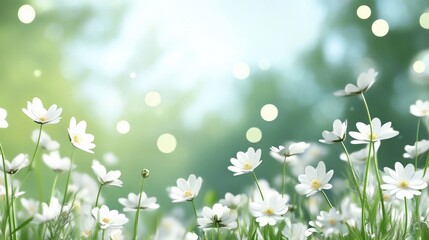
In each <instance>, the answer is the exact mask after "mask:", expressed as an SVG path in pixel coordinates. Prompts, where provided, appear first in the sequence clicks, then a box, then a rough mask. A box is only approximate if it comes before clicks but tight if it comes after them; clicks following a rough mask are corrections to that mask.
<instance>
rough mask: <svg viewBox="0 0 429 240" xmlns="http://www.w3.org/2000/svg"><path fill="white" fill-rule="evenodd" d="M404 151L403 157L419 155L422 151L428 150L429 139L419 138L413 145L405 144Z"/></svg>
mask: <svg viewBox="0 0 429 240" xmlns="http://www.w3.org/2000/svg"><path fill="white" fill-rule="evenodd" d="M404 149H405V153H404V155H403V156H404V158H411V159H413V158H415V157H416V156H419V155H420V154H422V153H425V152H427V151H428V150H429V140H421V141H418V142H416V143H414V145H412V146H411V145H406V146H405V148H404Z"/></svg>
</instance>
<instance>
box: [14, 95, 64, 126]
mask: <svg viewBox="0 0 429 240" xmlns="http://www.w3.org/2000/svg"><path fill="white" fill-rule="evenodd" d="M22 111H23V112H24V113H25V115H27V116H28V117H29V118H31V119H32V120H33V121H34V122H36V123H38V124H56V123H59V122H60V120H61V117H60V115H61V112H62V111H63V109H62V108H57V105H56V104H53V105H51V106H50V107H49V109H48V110H46V109H45V108H44V107H43V103H42V101H41V100H40V99H39V98H37V97H35V98H33V101H32V102H27V108H23V109H22Z"/></svg>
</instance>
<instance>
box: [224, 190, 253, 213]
mask: <svg viewBox="0 0 429 240" xmlns="http://www.w3.org/2000/svg"><path fill="white" fill-rule="evenodd" d="M246 200H247V198H246V195H244V194H237V195H235V196H234V195H233V194H232V193H229V192H227V193H225V198H223V199H220V200H219V203H220V204H222V205H223V206H227V207H229V208H231V209H237V208H239V207H241V206H242V205H244V203H245V202H246Z"/></svg>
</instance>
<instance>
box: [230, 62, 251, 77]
mask: <svg viewBox="0 0 429 240" xmlns="http://www.w3.org/2000/svg"><path fill="white" fill-rule="evenodd" d="M232 74H233V75H234V77H235V78H237V79H238V80H244V79H246V78H247V77H249V74H250V67H249V65H247V64H246V63H244V62H240V63H237V64H236V65H235V66H234V69H233V71H232Z"/></svg>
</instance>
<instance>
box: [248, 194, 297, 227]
mask: <svg viewBox="0 0 429 240" xmlns="http://www.w3.org/2000/svg"><path fill="white" fill-rule="evenodd" d="M288 200H289V198H284V197H282V196H281V195H280V194H273V195H271V196H270V197H269V198H265V200H258V201H255V202H251V203H250V204H249V210H250V213H251V214H252V216H254V217H255V218H256V222H258V223H259V226H261V227H263V226H265V225H267V224H269V225H271V226H273V225H275V224H276V223H277V222H279V221H282V220H283V219H284V216H283V215H284V214H285V213H286V212H287V210H288V206H287V202H288Z"/></svg>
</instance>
